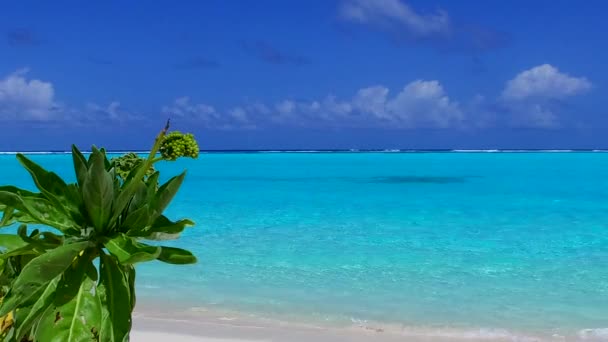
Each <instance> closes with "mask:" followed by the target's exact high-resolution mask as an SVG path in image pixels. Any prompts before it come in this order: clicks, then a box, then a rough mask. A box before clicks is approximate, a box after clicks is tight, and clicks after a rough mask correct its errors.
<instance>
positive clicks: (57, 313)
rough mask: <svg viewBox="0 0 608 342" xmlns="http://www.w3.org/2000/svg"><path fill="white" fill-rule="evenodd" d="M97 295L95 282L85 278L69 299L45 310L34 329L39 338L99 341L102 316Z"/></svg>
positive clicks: (61, 341)
mask: <svg viewBox="0 0 608 342" xmlns="http://www.w3.org/2000/svg"><path fill="white" fill-rule="evenodd" d="M97 296H98V294H97V293H96V292H95V282H94V281H93V280H92V279H89V278H85V279H84V281H82V283H81V284H80V287H79V289H78V292H77V293H76V295H75V296H74V297H73V298H72V299H71V300H70V301H68V302H67V303H65V304H63V305H59V306H56V307H54V308H53V309H52V310H47V311H46V312H45V313H44V316H43V317H42V318H41V320H40V323H38V326H37V327H36V328H35V329H34V330H35V339H36V341H44V342H91V341H97V340H98V337H99V332H100V330H101V320H102V309H101V302H100V300H99V298H98V297H97ZM54 304H55V303H54Z"/></svg>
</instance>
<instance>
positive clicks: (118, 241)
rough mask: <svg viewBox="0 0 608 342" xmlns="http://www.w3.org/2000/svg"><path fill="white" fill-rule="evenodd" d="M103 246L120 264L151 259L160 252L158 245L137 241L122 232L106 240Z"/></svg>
mask: <svg viewBox="0 0 608 342" xmlns="http://www.w3.org/2000/svg"><path fill="white" fill-rule="evenodd" d="M104 246H105V247H106V248H107V249H108V251H109V252H110V253H111V254H112V255H113V256H115V257H116V258H117V259H118V261H119V262H120V263H121V264H134V263H137V262H144V261H151V260H154V259H156V258H158V256H159V254H160V247H157V246H150V245H146V244H144V243H141V242H137V241H136V240H135V239H133V238H131V237H128V236H126V235H124V234H120V235H118V236H117V237H115V238H113V239H110V240H108V241H107V242H105V243H104Z"/></svg>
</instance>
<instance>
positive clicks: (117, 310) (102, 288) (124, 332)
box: [98, 253, 135, 342]
mask: <svg viewBox="0 0 608 342" xmlns="http://www.w3.org/2000/svg"><path fill="white" fill-rule="evenodd" d="M132 269H133V268H132V267H130V268H125V267H124V266H122V265H120V264H119V263H118V260H116V258H114V257H113V256H111V255H107V254H105V253H101V255H100V267H99V273H100V277H99V285H98V289H99V296H100V298H101V302H102V306H103V308H104V314H103V317H102V329H101V331H100V338H99V340H100V341H120V342H122V341H125V339H126V338H128V336H129V331H130V330H131V312H132V311H133V303H134V296H135V292H134V291H133V289H132V287H131V285H130V278H131V274H132V271H131V270H132ZM133 277H134V274H133Z"/></svg>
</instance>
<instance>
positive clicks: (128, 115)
mask: <svg viewBox="0 0 608 342" xmlns="http://www.w3.org/2000/svg"><path fill="white" fill-rule="evenodd" d="M64 118H65V119H70V120H71V121H73V122H78V123H87V122H98V121H99V120H104V121H107V120H110V121H115V122H126V121H132V120H142V119H143V118H144V117H143V116H142V115H139V114H136V113H133V112H131V111H129V110H127V109H125V108H124V107H123V106H122V105H121V103H120V102H118V101H112V102H110V103H109V104H108V105H107V106H101V105H98V104H96V103H87V105H86V106H85V110H84V111H76V110H73V109H72V110H71V111H69V112H65V113H64Z"/></svg>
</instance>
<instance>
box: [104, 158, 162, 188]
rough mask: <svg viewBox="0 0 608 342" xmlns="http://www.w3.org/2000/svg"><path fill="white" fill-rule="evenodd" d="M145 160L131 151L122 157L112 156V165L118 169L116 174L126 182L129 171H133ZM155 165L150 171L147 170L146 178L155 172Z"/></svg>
mask: <svg viewBox="0 0 608 342" xmlns="http://www.w3.org/2000/svg"><path fill="white" fill-rule="evenodd" d="M144 161H145V159H144V158H142V157H140V156H138V155H137V154H135V153H133V152H130V153H127V154H124V155H122V156H120V157H116V158H112V161H111V163H112V166H113V167H114V170H115V171H116V175H117V176H118V177H119V178H120V179H121V180H122V181H123V182H124V181H126V180H127V177H128V176H129V173H131V171H133V170H134V169H135V168H136V167H137V166H138V165H139V164H141V163H143V162H144ZM154 171H155V170H154V166H151V167H150V169H148V171H146V178H147V177H149V176H150V175H152V174H153V173H154Z"/></svg>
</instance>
